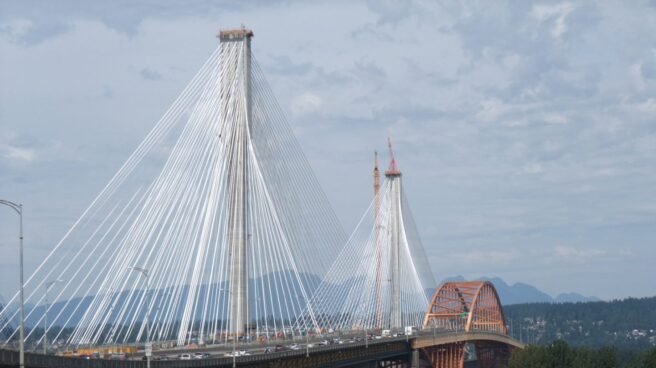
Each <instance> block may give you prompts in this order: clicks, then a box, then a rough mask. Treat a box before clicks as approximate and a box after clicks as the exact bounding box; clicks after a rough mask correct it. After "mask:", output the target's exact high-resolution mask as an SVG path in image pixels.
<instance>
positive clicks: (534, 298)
mask: <svg viewBox="0 0 656 368" xmlns="http://www.w3.org/2000/svg"><path fill="white" fill-rule="evenodd" d="M265 279H266V277H265ZM478 279H479V280H487V281H490V282H492V284H494V287H495V288H496V289H497V292H498V293H499V298H501V303H502V304H504V305H511V304H522V303H567V302H590V301H599V300H600V299H599V298H597V297H588V296H583V295H581V294H578V293H563V294H559V295H557V296H556V297H552V296H550V295H548V294H547V293H545V292H543V291H540V290H539V289H537V288H536V287H534V286H532V285H529V284H525V283H521V282H518V283H515V284H513V285H508V284H507V283H506V282H505V281H504V280H502V279H501V278H499V277H480V278H478ZM305 280H306V287H308V288H310V289H311V288H313V287H316V285H318V284H319V283H320V280H319V278H318V277H317V276H316V275H305ZM464 280H465V278H464V277H462V276H455V277H448V278H446V279H445V280H443V281H464ZM258 282H259V279H258ZM214 287H215V288H219V289H220V288H225V287H226V286H222V285H214ZM335 287H339V286H337V285H336V286H335ZM206 288H207V286H206V285H203V286H201V288H200V290H199V293H200V294H201V295H203V294H204V293H205V292H206ZM185 289H186V287H185ZM433 293H434V290H433V289H427V290H426V295H427V297H428V298H430V297H431V296H432V295H433ZM126 298H127V292H122V293H120V294H119V299H120V301H121V302H123V301H125V300H126ZM92 299H93V297H92V296H88V297H86V298H84V299H83V300H82V301H80V299H79V298H73V299H72V300H71V301H70V303H69V304H68V305H67V303H66V302H67V301H66V300H63V301H58V302H56V303H54V304H53V306H52V307H51V308H52V309H51V312H50V313H49V314H51V315H53V316H55V315H57V314H58V313H59V312H60V311H62V309H65V311H63V315H66V316H71V317H72V318H71V323H72V324H76V323H77V322H78V321H79V320H80V318H81V317H82V314H83V311H84V310H86V308H88V306H89V305H90V304H91V301H92ZM4 304H5V303H4V300H3V299H2V296H0V310H2V307H3V305H4ZM78 304H80V307H79V308H77V309H76V308H75V306H77V305H78ZM119 305H120V303H119ZM25 307H26V310H27V311H31V310H32V309H33V308H34V305H31V304H26V306H25ZM253 307H254V306H253V305H251V308H253ZM275 309H276V308H275V307H273V306H271V310H275ZM179 313H182V311H179ZM42 314H43V307H41V306H37V307H36V308H35V310H34V313H33V314H32V315H31V316H29V317H27V318H26V321H25V322H26V325H27V326H33V325H34V324H35V323H37V321H38V318H39V317H40V316H41V315H42ZM178 317H181V316H178Z"/></svg>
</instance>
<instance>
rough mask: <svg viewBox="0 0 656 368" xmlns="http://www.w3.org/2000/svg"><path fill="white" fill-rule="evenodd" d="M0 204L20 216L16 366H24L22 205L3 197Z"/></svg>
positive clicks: (21, 367)
mask: <svg viewBox="0 0 656 368" xmlns="http://www.w3.org/2000/svg"><path fill="white" fill-rule="evenodd" d="M0 204H4V205H5V206H8V207H11V208H12V209H13V210H14V211H16V213H18V216H19V217H20V227H19V235H18V239H19V240H20V243H19V248H20V251H19V253H20V256H19V258H20V260H19V262H20V326H19V328H18V330H19V341H18V346H19V355H18V366H19V367H20V368H23V367H25V299H24V297H23V205H22V204H19V203H14V202H11V201H7V200H4V199H0Z"/></svg>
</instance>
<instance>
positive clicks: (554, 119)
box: [544, 114, 569, 125]
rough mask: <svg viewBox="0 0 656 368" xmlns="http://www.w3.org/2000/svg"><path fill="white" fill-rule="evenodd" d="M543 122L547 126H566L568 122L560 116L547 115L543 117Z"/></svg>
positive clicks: (564, 117)
mask: <svg viewBox="0 0 656 368" xmlns="http://www.w3.org/2000/svg"><path fill="white" fill-rule="evenodd" d="M544 121H545V123H547V124H554V125H560V124H567V123H568V122H569V120H568V119H567V117H566V116H564V115H561V114H549V115H547V116H545V117H544Z"/></svg>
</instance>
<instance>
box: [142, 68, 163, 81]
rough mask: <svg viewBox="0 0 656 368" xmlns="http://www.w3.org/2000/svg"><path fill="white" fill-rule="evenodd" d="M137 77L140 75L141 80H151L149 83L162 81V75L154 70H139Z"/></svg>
mask: <svg viewBox="0 0 656 368" xmlns="http://www.w3.org/2000/svg"><path fill="white" fill-rule="evenodd" d="M139 75H141V77H142V78H143V79H146V80H151V81H154V80H160V79H162V75H161V74H160V73H159V72H157V71H156V70H152V69H149V68H143V69H141V70H140V71H139Z"/></svg>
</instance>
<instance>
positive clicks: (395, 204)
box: [385, 138, 403, 330]
mask: <svg viewBox="0 0 656 368" xmlns="http://www.w3.org/2000/svg"><path fill="white" fill-rule="evenodd" d="M387 145H388V148H389V154H390V166H389V169H387V170H386V171H385V177H387V179H388V180H389V181H390V187H391V190H390V193H391V201H390V205H391V208H390V227H389V229H388V231H389V237H390V242H389V244H390V250H389V254H390V266H389V270H390V274H389V282H390V285H391V294H392V295H391V306H390V307H391V308H390V324H389V327H390V329H396V330H398V329H400V328H401V327H402V326H401V324H402V321H401V283H400V280H401V265H400V261H399V258H400V254H399V253H400V244H401V239H400V237H401V232H402V231H403V230H402V226H403V225H402V224H401V221H402V219H401V211H402V210H401V171H399V169H398V167H397V166H396V160H395V159H394V151H392V140H391V139H389V138H388V139H387Z"/></svg>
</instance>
